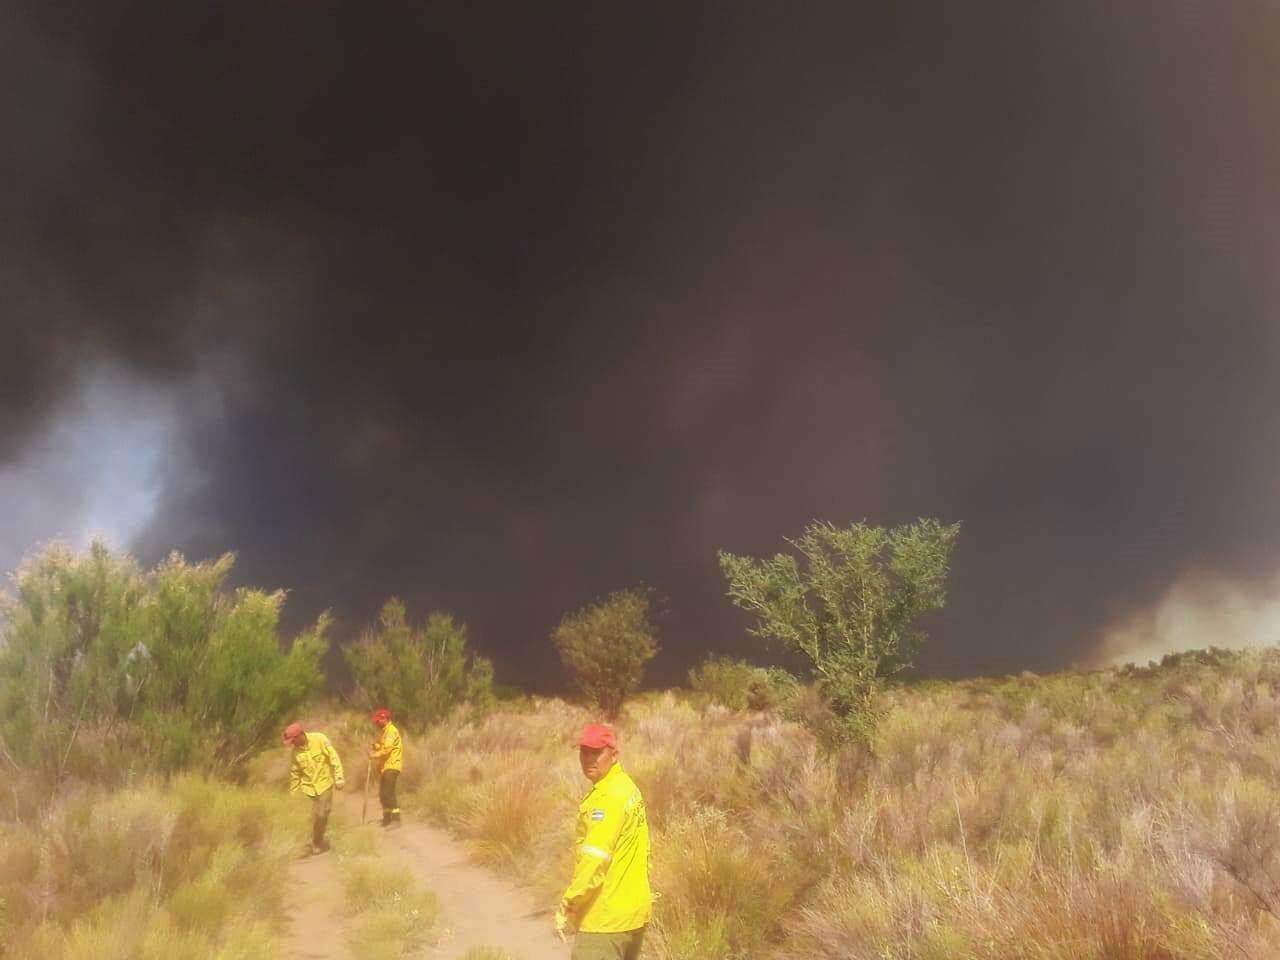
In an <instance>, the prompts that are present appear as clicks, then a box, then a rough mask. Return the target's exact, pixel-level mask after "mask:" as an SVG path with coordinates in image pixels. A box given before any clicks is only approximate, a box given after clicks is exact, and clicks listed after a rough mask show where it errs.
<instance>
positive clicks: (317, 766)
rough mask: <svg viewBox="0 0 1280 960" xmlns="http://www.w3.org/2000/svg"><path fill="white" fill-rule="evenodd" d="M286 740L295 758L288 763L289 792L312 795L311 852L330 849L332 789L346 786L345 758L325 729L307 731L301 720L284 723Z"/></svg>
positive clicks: (306, 795) (321, 851)
mask: <svg viewBox="0 0 1280 960" xmlns="http://www.w3.org/2000/svg"><path fill="white" fill-rule="evenodd" d="M284 742H285V744H286V745H288V746H290V747H292V748H293V762H292V763H291V764H290V766H289V792H290V793H301V794H302V795H303V796H304V797H310V798H311V847H310V850H309V852H310V853H312V854H316V853H324V852H325V851H326V850H328V849H329V841H328V840H326V839H325V836H324V831H325V827H327V826H328V824H329V813H330V812H331V811H332V810H333V791H334V790H335V789H338V790H341V789H342V788H343V787H344V786H346V783H347V781H346V777H344V776H343V773H342V760H341V759H339V757H338V751H337V750H335V749H333V744H332V743H330V742H329V738H328V737H326V736H325V735H324V734H323V733H307V731H306V730H304V729H303V728H302V724H300V723H291V724H289V726H287V727H285V730H284Z"/></svg>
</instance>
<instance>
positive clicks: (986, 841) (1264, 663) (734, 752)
mask: <svg viewBox="0 0 1280 960" xmlns="http://www.w3.org/2000/svg"><path fill="white" fill-rule="evenodd" d="M802 701H803V696H801V697H799V698H797V702H802ZM587 719H589V717H588V715H587V714H586V713H585V712H583V711H580V710H577V709H575V708H572V707H569V706H566V705H565V704H563V703H560V702H558V701H535V702H532V703H530V704H528V705H524V706H522V707H521V708H520V709H519V710H511V709H510V708H507V709H502V710H500V711H498V712H495V713H494V714H491V715H489V716H487V717H484V718H474V719H468V718H466V717H459V718H456V719H455V720H453V721H451V722H450V723H449V724H446V725H444V726H441V727H438V728H436V729H434V730H433V731H431V732H430V733H428V734H427V735H426V736H425V737H423V738H421V742H420V743H418V744H416V745H415V765H416V766H417V767H418V776H417V777H416V778H415V779H416V783H417V786H416V788H415V789H414V791H413V802H414V803H415V805H416V806H417V807H418V809H419V810H421V811H425V812H426V813H427V814H429V815H430V816H432V817H433V818H435V819H437V820H439V821H440V822H443V823H445V824H447V825H448V826H450V827H452V828H453V829H454V830H455V831H457V832H459V833H460V834H461V835H463V836H464V837H466V838H468V839H469V840H470V841H471V842H472V844H473V846H474V849H475V850H476V852H477V855H478V856H479V857H480V858H481V859H483V860H485V861H487V862H491V863H495V864H500V865H501V866H502V867H503V868H504V869H506V870H508V871H512V872H515V873H517V874H519V875H521V876H523V877H524V879H526V880H528V881H530V882H532V883H533V884H534V885H535V887H536V888H537V889H538V891H539V892H540V893H541V894H543V895H545V897H546V898H547V899H548V901H550V900H551V899H552V898H554V897H555V896H556V895H557V894H558V892H559V890H560V888H561V887H562V885H563V884H564V882H565V881H566V879H567V877H568V870H569V865H570V863H571V856H572V854H571V845H572V824H573V816H574V810H575V808H576V804H577V801H578V800H579V799H580V798H581V796H582V795H583V794H584V793H585V791H586V789H587V784H586V782H585V781H584V780H583V779H582V777H581V775H580V773H579V772H578V770H577V761H576V757H575V756H574V751H573V750H572V748H571V744H572V736H573V734H574V732H575V730H576V728H578V727H579V726H580V725H581V724H582V723H583V722H584V721H586V720H587ZM620 731H621V740H622V747H623V756H622V761H623V764H624V766H625V767H626V769H627V770H628V771H629V772H630V773H631V775H632V776H633V777H634V778H635V779H636V781H637V783H639V785H640V787H641V789H642V790H643V791H644V793H645V798H646V801H647V803H648V806H649V814H650V825H651V829H652V833H653V845H654V852H653V864H652V867H653V877H654V884H655V888H656V890H657V891H658V893H659V895H660V898H659V899H658V901H657V903H656V906H655V920H654V924H653V929H652V933H651V936H650V937H649V938H648V939H647V941H646V956H647V957H650V958H658V960H739V958H768V957H777V958H801V957H806V958H808V957H817V958H831V960H835V958H854V960H857V958H862V957H865V958H868V960H870V958H875V960H929V958H944V957H946V958H956V957H964V958H975V960H1007V958H1011V957H1027V958H1036V960H1088V958H1097V960H1168V958H1197V960H1227V958H1256V960H1262V958H1267V957H1274V956H1280V789H1277V782H1278V780H1280V656H1277V655H1276V654H1274V653H1267V652H1257V651H1255V652H1252V653H1243V654H1233V655H1227V654H1221V653H1216V654H1214V655H1213V656H1211V657H1204V658H1178V659H1175V660H1173V661H1171V662H1168V663H1166V664H1164V665H1163V666H1161V667H1158V668H1152V669H1145V670H1135V669H1128V670H1123V671H1109V672H1097V673H1088V674H1063V675H1058V676H1051V677H1036V676H1033V675H1023V676H1021V677H1015V678H1010V679H1006V680H989V681H971V682H965V683H936V682H935V683H928V684H920V685H918V686H915V687H908V688H904V689H900V690H897V691H894V692H892V693H891V694H889V695H887V696H886V698H885V702H884V720H883V722H882V724H881V726H880V728H879V730H878V732H877V735H876V738H875V741H874V744H873V745H872V748H871V749H870V751H863V752H858V751H849V752H846V753H845V754H843V755H841V756H838V757H834V758H826V757H823V756H822V755H821V754H820V753H819V752H818V751H817V749H816V747H815V745H814V743H813V741H812V738H811V737H810V736H809V735H808V734H807V733H805V732H804V731H803V730H802V729H800V728H799V727H798V726H796V725H794V724H791V723H788V722H786V721H784V720H782V719H780V718H778V717H777V716H775V715H771V714H769V713H760V712H742V711H734V710H729V709H726V708H724V707H719V706H705V705H702V704H701V703H699V702H697V701H695V700H692V699H690V698H684V697H678V696H675V695H673V694H660V695H649V696H646V697H643V698H640V700H638V701H637V702H635V703H633V704H632V706H631V707H630V708H629V710H628V712H627V714H626V716H625V718H624V720H623V721H622V722H621V724H620Z"/></svg>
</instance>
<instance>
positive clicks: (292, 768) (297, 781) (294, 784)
mask: <svg viewBox="0 0 1280 960" xmlns="http://www.w3.org/2000/svg"><path fill="white" fill-rule="evenodd" d="M301 789H302V767H301V766H299V765H298V758H297V757H296V756H295V757H294V758H293V760H292V761H291V762H290V764H289V792H290V793H297V792H298V791H299V790H301Z"/></svg>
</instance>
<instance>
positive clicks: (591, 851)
mask: <svg viewBox="0 0 1280 960" xmlns="http://www.w3.org/2000/svg"><path fill="white" fill-rule="evenodd" d="M582 852H583V853H585V854H588V855H590V856H593V857H599V858H600V859H601V860H608V859H609V858H610V856H611V855H610V853H609V851H607V850H601V849H600V848H599V847H589V846H587V845H586V844H585V843H584V844H583V845H582Z"/></svg>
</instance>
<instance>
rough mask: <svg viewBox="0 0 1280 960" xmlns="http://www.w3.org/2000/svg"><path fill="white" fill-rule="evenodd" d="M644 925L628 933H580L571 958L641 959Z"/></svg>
mask: <svg viewBox="0 0 1280 960" xmlns="http://www.w3.org/2000/svg"><path fill="white" fill-rule="evenodd" d="M643 943H644V927H641V928H640V929H639V930H628V931H627V932H626V933H579V934H577V935H576V936H575V937H574V938H573V956H572V958H571V960H640V948H641V946H642V945H643Z"/></svg>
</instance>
